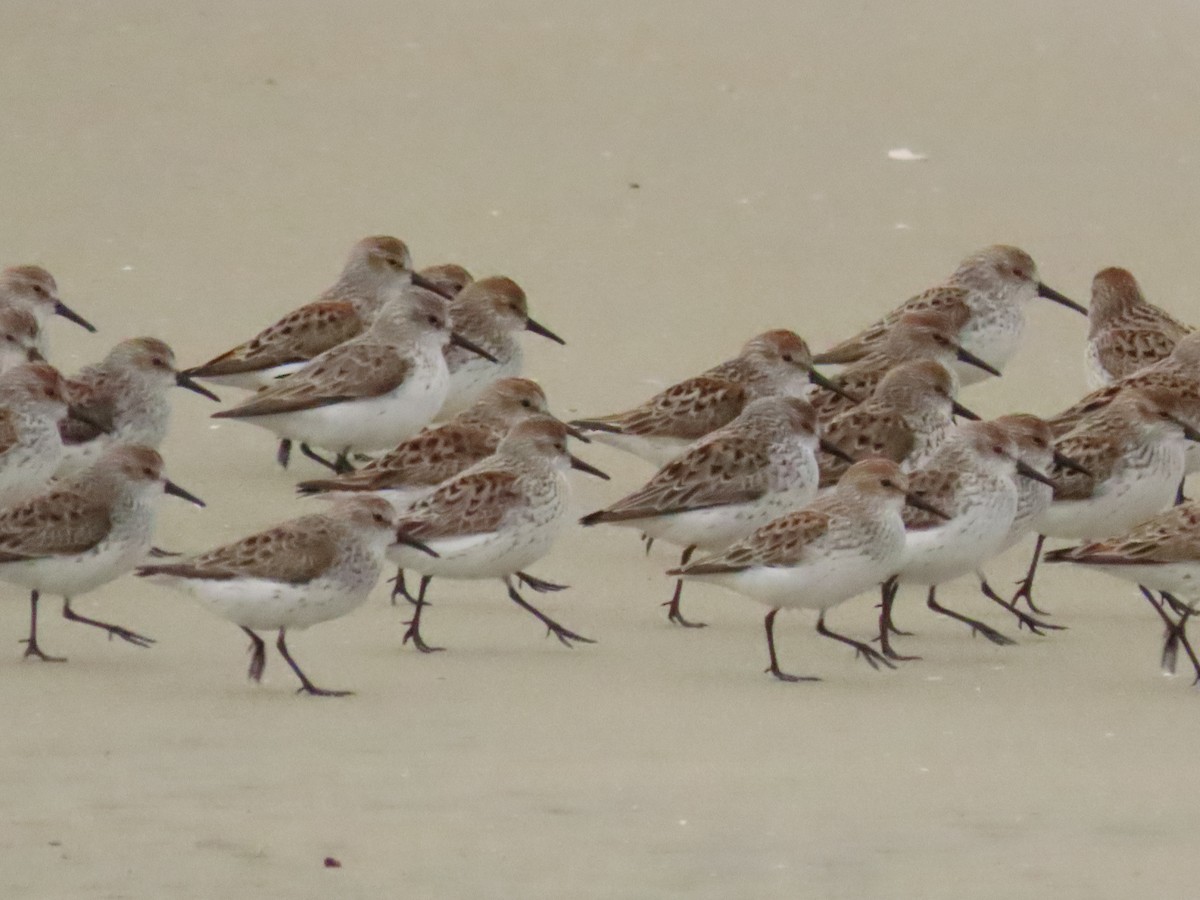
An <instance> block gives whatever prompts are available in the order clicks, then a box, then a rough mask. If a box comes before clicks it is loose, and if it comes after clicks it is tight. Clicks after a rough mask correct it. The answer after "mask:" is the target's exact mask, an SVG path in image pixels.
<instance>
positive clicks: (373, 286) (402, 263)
mask: <svg viewBox="0 0 1200 900" xmlns="http://www.w3.org/2000/svg"><path fill="white" fill-rule="evenodd" d="M423 282H424V283H423ZM411 284H416V285H418V286H419V287H431V288H433V287H434V286H433V285H432V283H431V282H425V281H424V279H423V278H420V277H419V276H414V274H413V270H412V258H411V257H410V256H409V252H408V247H407V246H406V245H405V243H404V241H402V240H400V239H398V238H394V237H389V236H387V235H376V236H373V237H366V238H363V239H362V240H361V241H359V242H358V243H357V244H355V245H354V248H353V249H352V250H351V251H350V256H349V258H348V259H347V260H346V265H345V267H344V268H343V269H342V274H341V275H340V276H339V277H338V280H337V282H335V283H334V285H333V286H332V287H330V288H329V289H328V290H326V291H325V292H324V293H323V294H321V296H320V297H318V298H317V299H316V300H315V301H313V302H312V303H309V304H306V305H305V306H301V307H300V308H299V309H297V310H294V311H293V312H290V313H288V314H287V315H286V316H284V317H283V318H282V319H280V320H279V321H278V322H276V323H275V324H274V325H270V326H268V327H267V328H264V329H263V330H262V331H260V332H259V333H258V334H256V335H255V336H254V337H252V338H250V339H249V340H248V341H244V342H243V343H241V344H238V345H237V346H236V347H234V348H233V349H232V350H227V351H226V352H224V353H222V354H221V355H220V356H218V357H215V358H214V359H211V360H209V361H208V362H206V363H204V364H203V365H200V366H196V367H194V368H192V369H188V370H187V373H188V374H189V375H191V376H192V377H193V378H203V379H205V380H206V381H212V382H215V383H218V384H227V385H230V386H232V387H240V388H246V389H247V390H256V389H258V388H261V387H265V386H269V385H271V384H273V383H274V381H275V379H276V378H278V377H279V376H280V375H286V374H288V373H289V372H294V371H295V370H296V369H299V368H300V367H301V366H303V365H304V364H305V363H307V362H308V361H309V360H311V359H313V358H314V357H316V356H318V355H320V354H321V353H324V352H325V351H326V350H329V349H330V348H332V347H335V346H337V345H338V344H340V343H342V342H343V341H348V340H350V339H351V338H353V337H356V336H358V335H360V334H362V333H363V332H364V331H365V330H366V329H367V327H368V326H369V325H370V323H371V320H372V319H373V318H374V316H375V314H376V313H377V312H379V310H380V309H381V308H382V307H383V305H384V304H385V303H386V302H388V301H389V300H395V299H396V298H397V297H399V296H400V293H401V292H402V291H403V290H404V289H405V288H406V287H408V286H409V285H411ZM436 292H437V290H436V289H435V293H436Z"/></svg>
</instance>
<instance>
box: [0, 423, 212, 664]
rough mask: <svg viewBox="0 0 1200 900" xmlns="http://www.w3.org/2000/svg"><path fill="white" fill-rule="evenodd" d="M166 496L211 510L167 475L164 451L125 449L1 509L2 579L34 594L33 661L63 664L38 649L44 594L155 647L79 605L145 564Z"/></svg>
mask: <svg viewBox="0 0 1200 900" xmlns="http://www.w3.org/2000/svg"><path fill="white" fill-rule="evenodd" d="M164 491H165V492H166V493H168V494H174V495H175V496H177V497H182V498H183V499H185V500H188V501H189V502H191V503H195V504H196V505H197V506H203V505H204V504H203V503H202V502H201V501H200V500H199V499H197V498H196V497H194V496H192V495H191V494H189V493H188V492H187V491H185V490H184V489H183V488H181V487H179V486H178V485H176V484H175V483H173V482H171V481H169V480H167V479H166V478H165V477H164V476H163V462H162V457H161V456H159V455H158V453H157V452H156V451H154V450H152V449H150V448H149V447H139V446H137V445H136V444H134V445H129V444H117V445H114V446H112V447H110V448H108V450H106V451H105V452H104V454H103V455H101V457H100V458H99V459H98V460H97V461H96V464H95V465H94V466H92V467H91V468H90V469H87V470H86V471H84V472H81V473H79V474H78V475H75V476H73V477H71V478H67V479H64V480H62V481H57V482H54V483H53V484H52V485H50V486H49V488H47V489H46V490H45V492H44V493H40V494H37V495H35V496H33V497H30V498H29V499H27V500H24V501H22V502H20V503H18V504H16V505H15V506H9V507H6V508H4V509H2V510H0V581H7V582H10V583H12V584H19V585H24V586H25V587H28V588H30V589H31V590H32V593H31V594H30V597H29V605H30V623H29V638H28V639H27V640H26V641H25V643H26V645H27V646H26V647H25V656H26V657H36V658H37V659H41V660H45V661H48V662H60V661H61V657H52V656H47V655H46V654H45V653H43V652H42V649H41V647H39V646H38V640H37V614H38V600H39V597H40V595H41V594H43V593H47V594H54V595H56V596H60V597H62V598H63V607H62V614H63V618H65V619H67V620H69V621H72V622H79V623H81V624H84V625H91V626H93V627H96V628H100V629H103V630H104V631H106V632H108V635H109V637H110V638H112V637H119V638H121V639H122V640H124V641H128V642H129V643H131V644H133V645H134V646H136V647H148V646H150V644H152V643H154V642H153V640H151V639H150V638H148V637H145V636H144V635H140V634H138V633H136V632H134V631H130V630H129V629H127V628H122V627H121V626H120V625H110V624H108V623H106V622H99V621H97V620H95V619H90V618H86V617H84V616H81V615H79V614H78V613H76V612H75V611H74V610H73V609H72V608H71V600H72V598H74V597H78V596H79V595H80V594H84V593H87V592H88V591H93V590H95V589H96V588H98V587H100V586H101V585H104V584H107V583H108V582H110V581H112V580H113V579H115V578H117V577H118V576H120V575H124V574H125V573H126V572H129V571H131V570H132V569H133V568H134V566H136V565H137V564H138V563H140V562H141V561H142V560H143V559H145V557H146V554H147V553H149V552H150V546H151V545H150V539H151V533H152V532H153V530H154V500H155V498H156V497H157V496H158V495H159V494H162V493H163V492H164Z"/></svg>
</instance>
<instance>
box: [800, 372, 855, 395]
mask: <svg viewBox="0 0 1200 900" xmlns="http://www.w3.org/2000/svg"><path fill="white" fill-rule="evenodd" d="M808 380H809V381H811V382H812V383H813V384H815V385H817V386H818V387H823V388H825V390H827V391H833V392H834V393H835V394H837V395H838V396H839V397H845V398H846V399H847V400H849V401H851V402H852V403H861V402H862V399H863V398H862V397H856V396H854V395H853V394H851V393H850V392H849V391H847V390H846V389H845V388H843V387H842V386H841V385H840V384H838V383H837V382H836V381H831V380H830V379H828V378H826V377H825V376H824V375H822V374H821V373H820V372H818V371H817V370H816V369H809V370H808Z"/></svg>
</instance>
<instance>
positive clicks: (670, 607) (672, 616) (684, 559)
mask: <svg viewBox="0 0 1200 900" xmlns="http://www.w3.org/2000/svg"><path fill="white" fill-rule="evenodd" d="M695 552H696V545H695V544H692V545H691V546H690V547H684V548H683V553H682V554H681V555H680V557H679V567H680V568H683V567H684V566H686V565H687V564H688V560H690V559H691V558H692V554H693V553H695ZM682 596H683V579H682V578H676V579H675V593H673V594H672V595H671V599H670V600H668V601H667V602H666V603H664V604H663V606H665V607H667V620H668V621H670V622H674V623H675V624H676V625H682V626H683V627H684V628H704V627H706V624H707V623H705V622H690V621H688V620H687V619H685V618H684V617H683V613H681V612H680V611H679V600H680V598H681V597H682Z"/></svg>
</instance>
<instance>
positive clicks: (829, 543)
mask: <svg viewBox="0 0 1200 900" xmlns="http://www.w3.org/2000/svg"><path fill="white" fill-rule="evenodd" d="M907 491H908V476H907V475H905V474H904V473H903V472H901V471H900V468H899V467H898V466H897V465H896V464H895V463H894V462H891V461H890V460H883V459H869V460H864V461H862V462H859V463H855V464H854V465H853V466H851V467H850V468H849V469H848V470H847V471H846V474H845V476H844V477H843V478H842V480H841V481H839V482H838V484H837V487H836V488H835V489H834V490H833V491H832V492H831V493H828V494H825V495H823V496H821V497H818V498H817V499H816V500H814V501H813V502H812V503H811V504H809V505H808V506H806V507H804V508H803V509H800V510H797V511H795V512H791V513H788V514H787V515H785V516H782V517H780V518H778V519H775V520H774V521H772V522H769V523H768V524H766V525H763V526H762V527H761V528H759V529H758V530H757V531H755V532H754V533H752V534H751V535H749V536H748V537H745V538H743V539H742V540H740V541H738V542H737V543H735V544H733V545H732V546H731V547H728V548H727V549H725V550H723V551H721V552H720V553H717V554H715V555H713V556H709V557H705V558H703V559H699V560H696V561H695V562H692V563H689V564H688V565H686V566H680V567H679V568H677V569H671V570H670V571H668V572H667V574H668V575H674V576H677V577H680V578H685V579H694V580H697V581H708V582H712V583H714V584H719V585H722V586H723V587H727V588H729V589H731V590H734V591H737V592H738V593H740V594H743V595H745V596H747V597H750V598H751V599H754V600H758V601H759V602H760V603H764V604H766V605H767V606H769V607H770V608H771V609H770V612H768V613H767V616H766V619H765V622H764V625H765V628H766V633H767V652H768V654H769V657H770V665H769V666H768V667H767V670H766V671H768V672H770V673H771V674H772V675H774V676H775V677H776V678H778V679H780V680H781V681H816V680H818V679H816V678H813V677H811V676H797V675H788V674H786V673H784V672H783V671H781V670H780V668H779V661H778V658H777V657H776V655H775V633H774V630H775V616H776V614H777V613H778V612H779V610H780V609H816V610H820V615H819V617H818V618H817V632H818V633H819V634H821V635H823V636H825V637H829V638H833V639H834V640H837V641H841V642H842V643H844V644H848V645H849V646H851V647H853V648H854V651H855V656H862V657H863V658H864V659H866V661H867V662H868V663H870V665H871V667H872V668H878V667H879V666H880V665H884V666H888V667H889V668H894V666H893V664H892V663H891V661H890V660H888V659H887V658H886V657H884V656H883V655H881V654H880V653H879V651H877V650H875V649H874V648H873V647H871V646H870V645H869V644H866V643H864V642H862V641H856V640H854V639H852V638H849V637H846V636H845V635H841V634H838V633H836V632H833V631H830V630H829V629H828V628H827V627H826V626H825V615H826V613H827V612H828V611H829V609H830V608H832V607H834V606H837V605H838V604H839V603H842V602H844V601H846V600H849V599H850V598H851V597H855V596H857V595H858V594H861V593H863V592H864V591H866V590H869V589H871V588H873V587H875V586H876V585H878V584H879V583H880V582H882V581H884V580H885V579H887V578H890V577H891V576H892V575H893V574H895V572H896V569H897V568H898V567H899V565H900V562H901V560H902V558H903V553H904V523H903V522H902V520H901V518H900V509H901V507H902V506H903V505H904V504H905V502H906V500H907V502H910V503H916V504H918V505H920V506H922V507H928V504H925V503H924V502H923V501H922V500H920V499H919V498H916V497H913V496H911V495H907V493H906V492H907ZM928 508H929V509H931V510H932V509H933V508H932V507H928Z"/></svg>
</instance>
